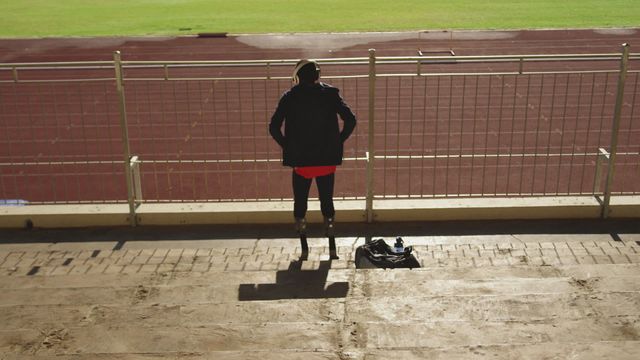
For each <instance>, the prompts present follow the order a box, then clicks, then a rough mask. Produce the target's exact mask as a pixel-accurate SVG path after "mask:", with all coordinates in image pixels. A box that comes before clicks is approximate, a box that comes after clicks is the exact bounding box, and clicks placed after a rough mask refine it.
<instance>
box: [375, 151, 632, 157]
mask: <svg viewBox="0 0 640 360" xmlns="http://www.w3.org/2000/svg"><path fill="white" fill-rule="evenodd" d="M599 154H600V153H598V152H592V153H553V154H547V153H542V154H537V153H524V154H453V155H445V154H442V155H375V158H376V159H441V158H442V159H446V158H449V159H458V158H485V157H487V158H496V157H563V156H566V157H569V156H597V155H599ZM618 155H621V156H630V155H640V152H627V153H618Z"/></svg>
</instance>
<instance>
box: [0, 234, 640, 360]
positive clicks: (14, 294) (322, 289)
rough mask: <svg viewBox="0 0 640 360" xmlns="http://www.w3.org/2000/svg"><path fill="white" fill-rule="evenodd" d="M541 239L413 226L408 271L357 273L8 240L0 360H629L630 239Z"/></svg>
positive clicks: (146, 246) (227, 256)
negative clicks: (415, 262) (413, 263)
mask: <svg viewBox="0 0 640 360" xmlns="http://www.w3.org/2000/svg"><path fill="white" fill-rule="evenodd" d="M395 226H396V228H395V229H396V230H389V232H393V231H397V232H396V233H398V234H401V233H402V231H400V230H399V229H402V228H403V227H402V226H398V225H395ZM456 226H457V225H452V228H455V227H456ZM536 226H537V230H535V231H528V230H529V229H528V228H527V226H526V225H525V226H524V227H522V228H521V231H519V232H518V231H511V230H512V229H506V230H504V229H502V230H501V231H492V229H489V230H487V229H484V230H482V231H476V234H473V233H474V230H473V229H471V230H470V231H459V232H456V231H453V233H457V234H444V235H442V234H434V233H438V232H440V233H447V231H434V230H428V225H424V227H421V225H420V224H414V225H413V227H412V228H410V229H412V230H411V231H406V232H405V233H408V234H409V235H407V236H404V239H405V242H406V243H408V244H410V245H414V248H415V251H416V252H417V254H418V256H419V259H420V262H421V264H422V266H423V267H422V268H420V269H413V270H409V269H396V270H356V269H355V267H354V263H353V255H354V253H355V247H357V246H358V245H360V244H362V243H364V240H365V239H364V238H361V237H341V238H339V239H338V246H339V255H340V260H337V261H335V260H334V261H332V262H329V261H328V249H327V247H326V246H325V245H326V244H325V240H324V239H321V238H314V239H311V255H310V259H309V261H305V262H299V261H298V260H297V259H298V254H299V248H298V247H297V245H298V242H297V240H296V239H293V238H286V237H283V236H282V237H279V238H278V237H276V236H275V235H274V234H269V235H268V236H265V233H264V231H262V230H259V231H252V230H246V229H237V228H236V229H233V228H232V229H227V230H221V228H216V229H213V230H207V229H195V230H194V228H178V229H171V230H145V229H136V230H131V232H129V231H128V230H126V229H120V230H118V229H116V230H113V229H97V230H96V229H89V230H77V231H35V232H30V233H29V232H16V231H14V232H2V233H0V235H1V236H2V239H3V240H2V242H0V289H1V290H0V291H1V292H0V293H1V295H0V359H2V360H5V359H6V360H8V359H49V358H55V359H158V358H160V359H178V358H180V359H312V360H313V359H389V358H392V359H393V358H401V359H423V358H429V359H452V358H462V359H472V358H473V359H476V358H487V359H488V358H491V359H514V358H525V359H541V358H557V359H567V358H580V359H603V358H609V359H637V356H638V354H639V353H640V245H639V242H640V232H639V231H636V229H637V225H629V223H627V225H625V226H624V229H621V231H618V232H609V231H608V230H605V231H604V232H603V231H600V230H598V231H589V230H585V231H578V232H577V233H567V232H566V231H563V230H562V229H561V228H559V227H555V226H553V224H551V225H549V224H547V225H545V224H542V225H536ZM545 227H548V230H550V231H547V232H557V233H556V234H545V233H542V232H541V229H540V228H542V229H544V228H545ZM579 228H580V226H575V227H574V229H579ZM343 229H344V228H343ZM404 229H407V228H406V227H404ZM421 229H422V231H421ZM210 231H211V232H210ZM234 231H235V232H236V233H240V234H239V235H237V236H231V235H233V232H234ZM344 232H345V233H349V231H344ZM354 232H357V230H356V231H354ZM421 232H422V233H424V234H425V235H422V236H420V235H418V234H419V233H421ZM448 232H451V231H448ZM492 232H494V233H492ZM506 232H513V234H505V233H506ZM286 233H287V231H285V230H284V229H281V230H279V231H276V232H275V234H276V235H278V234H279V235H284V234H286ZM461 233H465V234H464V235H463V234H461ZM495 233H497V234H495ZM251 234H253V235H254V236H253V237H251V236H249V235H251ZM374 237H375V236H374ZM375 238H378V237H375ZM386 239H387V240H388V242H391V241H392V240H393V238H392V237H389V236H387V237H386Z"/></svg>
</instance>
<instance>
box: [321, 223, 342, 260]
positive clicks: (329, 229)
mask: <svg viewBox="0 0 640 360" xmlns="http://www.w3.org/2000/svg"><path fill="white" fill-rule="evenodd" d="M334 220H335V219H334V218H332V217H325V218H324V229H325V235H326V236H327V237H328V238H329V259H340V257H339V256H338V251H337V250H336V233H335V224H334Z"/></svg>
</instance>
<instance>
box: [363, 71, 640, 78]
mask: <svg viewBox="0 0 640 360" xmlns="http://www.w3.org/2000/svg"><path fill="white" fill-rule="evenodd" d="M629 72H631V71H629ZM606 73H609V74H612V73H618V70H583V71H582V70H579V71H569V70H567V71H523V72H518V71H504V72H472V73H466V72H453V73H452V72H447V73H421V74H416V73H415V72H409V73H391V74H389V73H387V74H377V75H376V76H378V77H394V76H401V77H408V76H418V77H420V76H421V77H437V76H487V75H553V74H556V75H561V74H606Z"/></svg>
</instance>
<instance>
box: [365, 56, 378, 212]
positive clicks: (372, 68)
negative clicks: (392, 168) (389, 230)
mask: <svg viewBox="0 0 640 360" xmlns="http://www.w3.org/2000/svg"><path fill="white" fill-rule="evenodd" d="M375 99H376V50H375V49H369V132H368V137H369V138H368V140H369V141H368V146H367V201H366V211H367V222H368V223H371V222H373V162H374V160H375V156H374V155H375V151H374V142H373V140H374V135H375V132H374V119H375Z"/></svg>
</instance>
